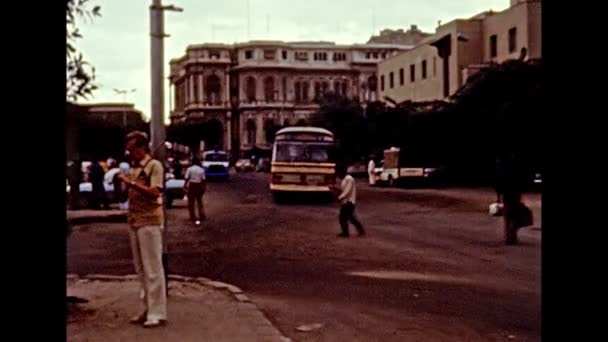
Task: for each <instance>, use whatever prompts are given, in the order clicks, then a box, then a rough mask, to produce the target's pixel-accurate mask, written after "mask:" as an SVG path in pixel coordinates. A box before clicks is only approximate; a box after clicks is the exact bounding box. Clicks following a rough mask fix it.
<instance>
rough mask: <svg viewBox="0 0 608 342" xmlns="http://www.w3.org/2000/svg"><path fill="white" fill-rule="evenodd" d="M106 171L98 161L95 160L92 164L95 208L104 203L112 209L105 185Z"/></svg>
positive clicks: (107, 207)
mask: <svg viewBox="0 0 608 342" xmlns="http://www.w3.org/2000/svg"><path fill="white" fill-rule="evenodd" d="M103 176H104V171H103V168H102V167H101V165H100V164H99V162H98V161H94V162H93V165H91V185H92V186H93V193H92V195H93V196H92V198H93V203H92V205H93V208H94V209H99V205H100V204H103V208H104V209H110V203H109V202H108V197H107V196H106V189H105V187H104V186H103Z"/></svg>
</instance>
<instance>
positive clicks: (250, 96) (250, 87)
mask: <svg viewBox="0 0 608 342" xmlns="http://www.w3.org/2000/svg"><path fill="white" fill-rule="evenodd" d="M245 93H246V94H247V101H249V102H255V93H256V85H255V78H253V77H252V76H249V77H247V81H245Z"/></svg>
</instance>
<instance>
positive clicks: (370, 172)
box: [367, 156, 376, 186]
mask: <svg viewBox="0 0 608 342" xmlns="http://www.w3.org/2000/svg"><path fill="white" fill-rule="evenodd" d="M375 170H376V162H374V157H373V156H372V157H370V158H369V163H368V164H367V175H368V176H369V185H371V186H374V185H376V173H375V172H374V171H375Z"/></svg>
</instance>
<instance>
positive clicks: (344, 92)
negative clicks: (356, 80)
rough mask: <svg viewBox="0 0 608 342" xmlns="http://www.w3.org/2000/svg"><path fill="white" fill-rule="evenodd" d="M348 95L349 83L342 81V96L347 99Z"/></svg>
mask: <svg viewBox="0 0 608 342" xmlns="http://www.w3.org/2000/svg"><path fill="white" fill-rule="evenodd" d="M347 93H348V81H342V96H344V97H346V96H347Z"/></svg>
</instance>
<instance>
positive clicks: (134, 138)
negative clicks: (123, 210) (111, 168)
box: [118, 131, 167, 328]
mask: <svg viewBox="0 0 608 342" xmlns="http://www.w3.org/2000/svg"><path fill="white" fill-rule="evenodd" d="M126 142H127V151H128V153H129V156H130V158H131V161H132V163H131V168H130V169H129V175H128V176H125V175H124V174H122V173H119V176H118V177H119V178H120V180H121V181H123V182H125V184H127V188H128V192H129V224H130V226H131V229H129V236H130V240H131V250H132V253H133V261H134V265H135V271H136V272H137V275H138V277H139V280H140V282H141V287H142V289H143V293H144V296H143V300H144V311H143V313H142V314H141V315H138V316H136V317H134V318H133V319H131V323H133V324H143V326H144V327H146V328H151V327H157V326H160V325H163V324H164V323H166V320H167V293H166V286H167V284H166V280H165V274H164V269H163V263H162V253H163V242H162V239H163V237H162V231H163V229H164V226H163V225H164V213H163V203H162V193H161V192H162V190H163V172H164V171H163V165H162V164H161V163H160V162H159V161H158V160H154V159H152V157H150V153H149V141H148V136H147V135H146V134H145V133H143V132H139V131H135V132H132V133H130V134H129V135H127V139H126Z"/></svg>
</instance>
